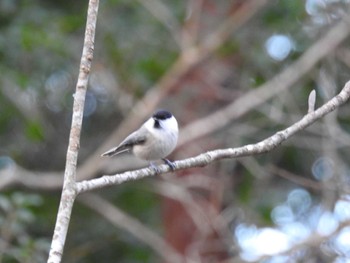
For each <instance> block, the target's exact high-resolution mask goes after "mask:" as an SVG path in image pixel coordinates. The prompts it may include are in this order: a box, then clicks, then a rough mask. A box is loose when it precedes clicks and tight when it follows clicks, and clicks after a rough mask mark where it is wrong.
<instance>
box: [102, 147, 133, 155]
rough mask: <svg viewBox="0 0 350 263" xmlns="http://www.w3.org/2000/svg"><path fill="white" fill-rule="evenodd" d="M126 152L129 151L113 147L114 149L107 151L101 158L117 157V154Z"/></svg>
mask: <svg viewBox="0 0 350 263" xmlns="http://www.w3.org/2000/svg"><path fill="white" fill-rule="evenodd" d="M127 151H129V149H128V148H120V147H114V148H112V149H110V150H108V151H107V152H105V153H103V154H101V156H102V157H105V156H107V157H112V156H114V155H117V154H120V153H123V152H127Z"/></svg>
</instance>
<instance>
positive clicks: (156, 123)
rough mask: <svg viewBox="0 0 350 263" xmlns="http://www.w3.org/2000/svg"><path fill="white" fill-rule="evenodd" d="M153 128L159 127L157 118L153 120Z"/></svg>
mask: <svg viewBox="0 0 350 263" xmlns="http://www.w3.org/2000/svg"><path fill="white" fill-rule="evenodd" d="M154 128H156V129H159V128H160V123H159V120H154Z"/></svg>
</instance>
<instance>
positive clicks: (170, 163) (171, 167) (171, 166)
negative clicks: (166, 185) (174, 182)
mask: <svg viewBox="0 0 350 263" xmlns="http://www.w3.org/2000/svg"><path fill="white" fill-rule="evenodd" d="M162 160H163V161H164V163H166V164H167V165H169V167H170V169H171V170H173V171H174V170H175V165H174V163H173V162H171V161H169V160H168V159H165V158H163V159H162Z"/></svg>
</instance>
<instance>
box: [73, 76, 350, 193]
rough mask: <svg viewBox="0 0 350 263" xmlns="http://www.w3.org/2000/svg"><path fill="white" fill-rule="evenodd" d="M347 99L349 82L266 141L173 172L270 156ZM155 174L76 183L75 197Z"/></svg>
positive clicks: (205, 156) (179, 164)
mask: <svg viewBox="0 0 350 263" xmlns="http://www.w3.org/2000/svg"><path fill="white" fill-rule="evenodd" d="M349 97H350V81H349V82H347V83H346V84H345V86H344V88H343V89H342V91H341V92H340V93H339V94H338V95H337V96H335V97H333V98H332V99H331V100H330V101H328V102H327V103H325V104H324V105H323V106H322V107H320V108H318V109H317V110H315V111H313V112H310V113H308V114H306V115H305V116H304V117H303V118H302V119H301V120H300V121H298V122H296V123H294V124H293V125H291V126H289V127H288V128H286V129H284V130H281V131H279V132H277V133H275V134H274V135H272V136H270V137H268V138H267V139H265V140H263V141H260V142H258V143H255V144H249V145H246V146H242V147H238V148H228V149H218V150H213V151H209V152H206V153H202V154H200V155H198V156H196V157H192V158H188V159H184V160H180V161H176V162H174V166H175V169H174V170H182V169H185V168H190V167H199V166H206V165H208V164H210V163H212V162H214V161H216V160H220V159H227V158H237V157H243V156H247V155H255V154H261V153H265V152H269V151H271V150H273V149H274V148H276V147H277V146H278V145H280V144H281V143H282V142H283V141H285V140H287V139H288V138H290V137H291V136H292V135H294V134H295V133H297V132H299V131H301V130H304V129H305V128H306V127H307V126H309V125H311V124H312V123H314V122H315V121H316V120H318V119H320V118H322V117H323V116H325V115H326V114H328V113H330V112H332V111H334V110H335V109H337V108H338V107H339V106H341V105H342V104H344V103H345V102H346V101H347V100H348V99H349ZM158 169H159V171H160V173H167V172H170V171H171V169H170V167H169V166H167V165H161V166H159V167H158ZM154 175H156V172H155V171H154V170H153V169H149V168H144V169H140V170H136V171H128V172H125V173H121V174H116V175H111V176H109V175H105V176H102V177H100V178H96V179H92V180H87V181H82V182H78V183H77V190H78V193H82V192H86V191H90V190H93V189H97V188H101V187H105V186H108V185H116V184H121V183H124V182H126V181H130V180H138V179H141V178H144V177H147V176H154Z"/></svg>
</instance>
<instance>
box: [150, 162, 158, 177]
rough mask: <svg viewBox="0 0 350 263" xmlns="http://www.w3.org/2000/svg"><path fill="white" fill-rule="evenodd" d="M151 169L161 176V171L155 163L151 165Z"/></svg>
mask: <svg viewBox="0 0 350 263" xmlns="http://www.w3.org/2000/svg"><path fill="white" fill-rule="evenodd" d="M149 168H150V169H151V170H153V171H154V172H155V173H156V174H160V169H159V168H158V167H157V166H156V165H155V164H154V163H153V162H150V163H149Z"/></svg>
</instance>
